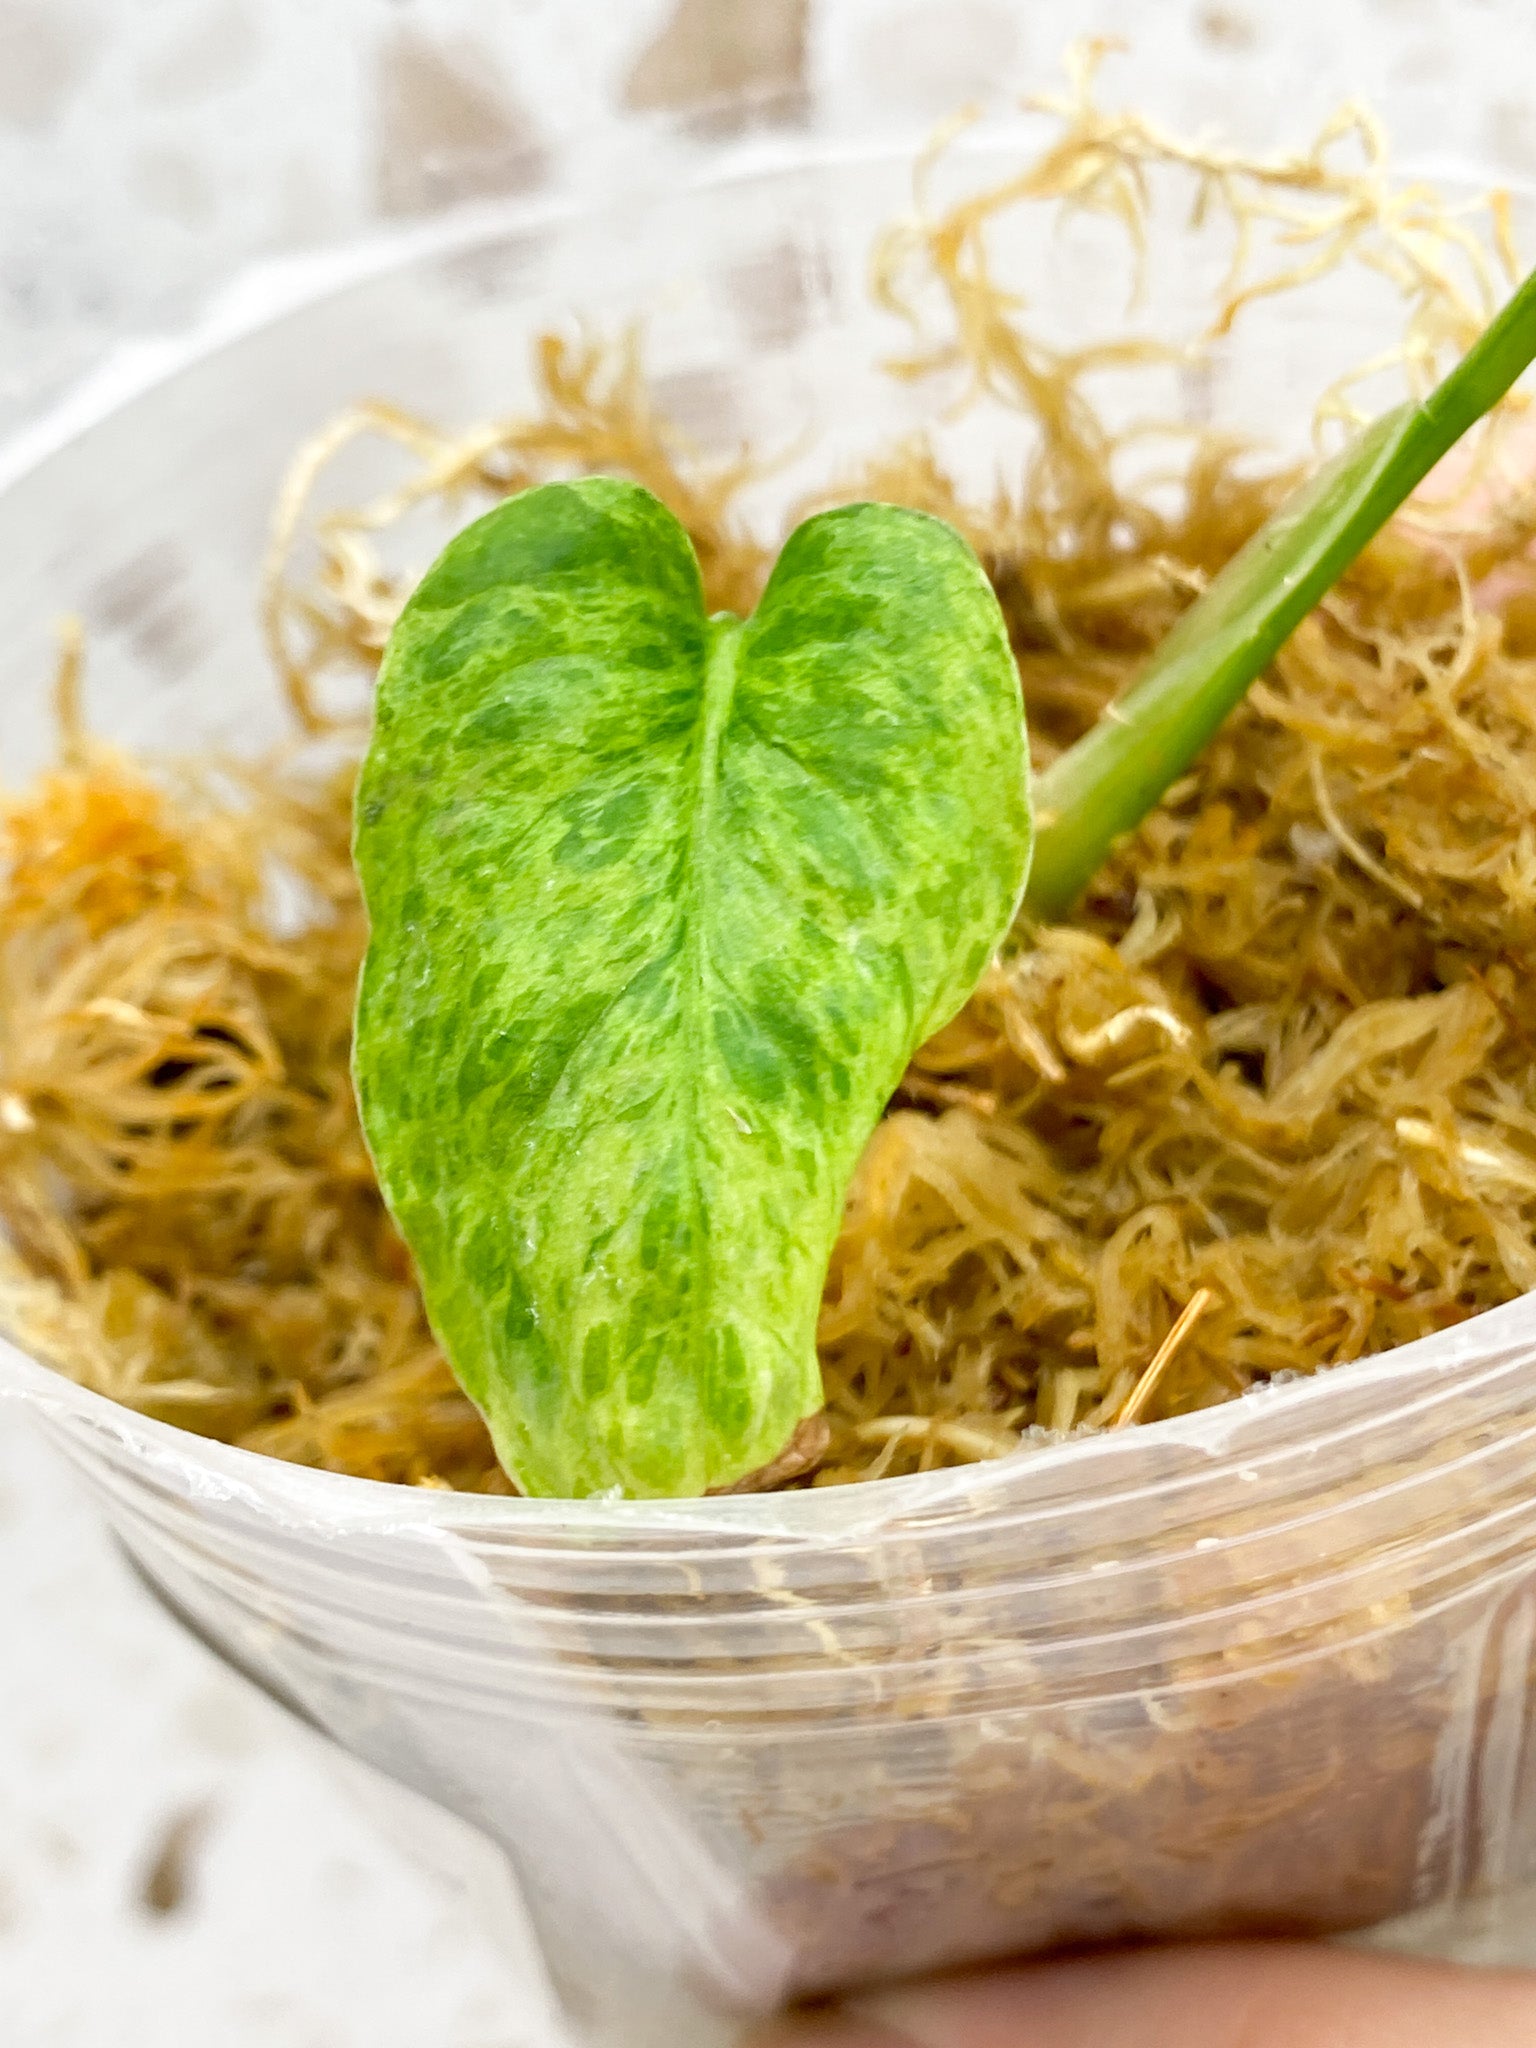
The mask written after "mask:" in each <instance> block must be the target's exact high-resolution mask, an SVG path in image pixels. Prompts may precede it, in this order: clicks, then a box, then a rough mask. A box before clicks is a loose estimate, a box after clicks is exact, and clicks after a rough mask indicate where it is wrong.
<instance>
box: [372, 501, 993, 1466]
mask: <svg viewBox="0 0 1536 2048" xmlns="http://www.w3.org/2000/svg"><path fill="white" fill-rule="evenodd" d="M1029 847H1030V819H1029V798H1028V783H1027V766H1026V754H1025V748H1024V730H1023V714H1022V709H1021V705H1020V700H1019V688H1018V681H1017V676H1016V673H1015V670H1014V665H1013V660H1012V657H1011V654H1010V652H1009V647H1008V641H1007V635H1006V632H1005V629H1004V625H1003V620H1002V617H1001V614H1000V612H999V610H998V606H997V603H996V600H995V598H994V597H993V594H992V591H991V589H990V587H989V585H988V583H987V581H986V579H985V577H984V576H983V574H982V571H981V569H980V567H979V565H978V564H977V562H976V560H975V558H974V556H973V555H972V554H971V553H970V551H969V549H968V548H967V547H966V545H965V543H964V542H963V541H962V540H961V539H960V537H959V536H958V535H957V534H956V533H954V532H953V531H952V530H951V529H950V528H949V527H947V526H945V525H944V524H942V523H941V522H940V521H938V520H935V519H930V518H927V517H925V516H924V515H922V514H919V513H914V512H906V511H900V510H898V509H896V508H894V507H891V506H885V505H853V506H848V507H845V508H843V509H841V510H837V511H833V512H827V513H823V514H821V515H820V516H818V517H816V518H814V519H811V520H809V521H807V522H806V524H805V525H803V526H801V527H800V528H799V529H798V530H797V531H796V532H795V534H794V535H793V536H792V537H791V539H790V541H789V543H788V545H787V546H786V547H785V549H784V552H783V554H782V556H781V557H780V560H779V562H778V565H777V567H776V568H775V570H774V573H773V576H772V578H771V580H770V582H769V584H768V588H767V590H766V592H765V593H764V596H763V600H762V602H761V604H760V605H759V606H758V608H757V610H756V612H755V613H754V614H753V616H752V617H751V619H750V620H747V621H746V622H745V623H743V622H742V621H741V620H738V619H735V618H732V617H730V616H729V615H726V614H721V615H718V616H717V617H715V618H706V616H705V613H704V609H703V598H702V592H701V587H700V580H699V569H698V564H697V562H696V560H695V558H694V554H693V550H692V548H691V546H690V544H689V541H688V538H687V535H686V534H685V533H684V531H683V529H682V528H681V527H680V526H679V525H678V523H677V521H676V520H675V519H674V518H673V517H672V515H671V513H669V512H668V511H667V510H666V509H665V508H664V507H663V506H662V505H661V504H660V503H659V502H658V501H657V500H656V499H655V498H653V497H651V496H650V494H649V493H648V492H646V491H643V490H641V489H640V488H638V487H637V486H635V485H633V484H628V483H622V482H617V481H614V480H611V479H607V478H588V479H584V480H582V481H579V482H575V483H562V484H547V485H544V486H542V487H540V488H539V489H536V490H531V491H528V492H525V493H524V494H522V495H521V496H519V497H516V498H511V499H509V500H507V501H506V502H505V503H504V504H502V505H500V506H498V507H497V509H496V510H495V511H493V512H491V513H488V514H487V515H486V516H485V517H484V518H483V519H480V520H478V521H477V522H476V523H475V524H474V525H473V526H471V527H469V528H468V529H467V530H466V531H465V532H464V533H462V534H460V535H459V536H458V538H457V539H456V540H454V541H453V542H452V543H451V544H450V546H449V547H448V548H447V549H446V551H445V552H444V554H443V555H442V556H441V557H440V559H439V560H438V562H437V563H436V565H435V566H434V568H433V569H432V570H431V571H430V572H429V574H428V575H427V577H426V579H425V580H424V582H423V583H422V584H421V586H420V588H419V589H418V590H417V591H416V593H415V595H414V596H413V597H412V599H411V601H410V602H409V604H408V605H407V606H406V608H405V611H404V613H403V615H402V616H401V619H400V622H399V624H398V625H397V627H396V628H395V632H394V635H393V637H392V639H391V641H390V646H389V651H388V654H387V656H386V659H385V662H384V667H383V671H382V673H381V676H380V681H379V694H378V709H377V724H376V729H375V734H374V739H373V744H372V748H371V751H370V753H369V757H368V761H367V764H366V768H365V771H364V775H363V779H362V784H361V789H360V792H359V799H358V827H357V858H358V866H359V870H360V873H361V876H362V880H363V886H364V891H365V894H366V898H367V904H368V911H369V917H370V920H371V927H372V937H371V943H370V946H369V951H368V959H367V964H366V967H365V970H364V975H363V985H362V994H361V1000H360V1006H359V1015H358V1036H357V1054H356V1068H357V1081H358V1089H359V1095H360V1099H361V1102H362V1108H363V1115H364V1120H365V1125H366V1129H367V1132H368V1137H369V1141H370V1144H371V1146H372V1149H373V1153H374V1158H375V1160H376V1162H377V1165H378V1169H379V1175H380V1180H381V1183H382V1186H383V1188H384V1192H385V1195H386V1197H387V1199H388V1201H389V1204H390V1206H391V1208H392V1210H393V1212H394V1214H395V1216H396V1218H397V1220H398V1222H399V1224H400V1227H401V1229H402V1230H403V1231H404V1234H405V1236H406V1239H407V1241H408V1242H409V1244H410V1246H411V1248H412V1250H413V1252H414V1254H415V1257H416V1260H417V1264H418V1267H419V1270H420V1274H421V1280H422V1286H423V1289H424V1292H425V1297H426V1302H427V1307H428V1312H429V1314H430V1315H431V1318H432V1321H433V1324H434V1327H435V1328H436V1330H437V1332H438V1335H439V1336H440V1338H441V1340H442V1342H443V1345H444V1347H445V1349H446V1351H447V1354H448V1357H449V1359H450V1361H451V1363H452V1365H453V1368H454V1370H455V1372H456V1373H457V1375H458V1377H459V1378H460V1380H461V1381H462V1383H463V1384H464V1386H465V1387H466V1389H467V1390H468V1391H469V1393H470V1394H471V1395H472V1396H473V1398H474V1399H475V1400H476V1402H478V1404H479V1405H480V1407H481V1408H482V1409H483V1410H484V1412H485V1414H486V1416H487V1418H488V1420H489V1422H490V1426H491V1429H492V1432H493V1434H494V1436H495V1440H496V1445H497V1450H498V1452H499V1454H500V1456H501V1458H502V1460H503V1462H504V1463H505V1465H506V1466H507V1469H508V1470H509V1471H510V1472H511V1473H512V1475H513V1476H514V1477H515V1478H516V1479H517V1481H518V1483H519V1484H520V1485H521V1486H522V1487H523V1488H524V1489H525V1490H527V1491H529V1492H532V1493H539V1494H554V1495H564V1496H576V1495H584V1494H590V1493H594V1492H599V1491H603V1490H606V1489H609V1488H613V1487H618V1488H620V1489H622V1490H623V1491H624V1492H625V1493H628V1494H636V1495H681V1494H697V1493H702V1492H704V1491H706V1490H707V1489H709V1488H711V1487H717V1486H724V1485H729V1484H731V1483H733V1482H735V1481H736V1480H739V1479H741V1478H742V1477H743V1476H744V1475H746V1474H748V1473H750V1472H752V1471H753V1470H755V1469H756V1468H759V1467H761V1466H763V1465H764V1464H766V1463H768V1462H770V1461H772V1460H773V1459H774V1458H775V1457H776V1456H777V1455H778V1454H780V1453H781V1452H782V1451H783V1450H784V1448H785V1445H786V1443H787V1442H788V1440H789V1439H790V1437H791V1435H792V1434H793V1432H794V1430H795V1428H796V1426H797V1425H798V1424H799V1423H800V1422H801V1421H802V1420H803V1419H804V1418H805V1417H806V1416H808V1415H810V1414H812V1413H814V1412H815V1411H817V1410H818V1409H819V1408H820V1407H821V1401H822V1396H821V1382H820V1374H819V1371H818V1368H817V1360H816V1350H815V1329H816V1316H817V1309H818V1306H819V1302H820V1297H821V1291H822V1287H823V1284H824V1281H825V1276H826V1268H827V1261H828V1258H829V1256H830V1252H831V1247H832V1243H833V1240H834V1238H835V1236H836V1233H837V1229H838V1225H839V1221H840V1218H841V1215H842V1207H843V1199H844V1194H845V1191H846V1188H847V1185H848V1182H849V1179H850V1177H851V1175H852V1172H853V1168H854V1166H855V1164H856V1162H857V1160H858V1156H859V1152H860V1150H861V1149H862V1147H863V1145H864V1143H865V1140H866V1139H867V1138H868V1137H869V1134H870V1132H871V1131H872V1130H873V1128H874V1126H875V1123H876V1121H877V1120H878V1118H879V1116H880V1114H881V1111H882V1109H883V1108H884V1106H885V1103H886V1101H887V1099H888V1098H889V1096H890V1094H891V1091H892V1090H893V1089H894V1087H895V1086H896V1084H897V1082H898V1080H899V1079H900V1076H901V1073H902V1070H903V1068H904V1066H905V1064H906V1062H907V1059H908V1057H909V1056H910V1054H911V1053H912V1051H913V1050H914V1048H915V1047H916V1046H917V1045H918V1044H919V1043H920V1042H921V1041H922V1040H923V1039H924V1038H925V1037H927V1036H928V1035H929V1034H930V1033H931V1032H932V1031H934V1030H935V1029H936V1028H937V1027H938V1026H939V1025H941V1024H942V1023H944V1022H945V1021H946V1019H947V1018H949V1017H950V1016H951V1015H953V1013H954V1012H955V1010H956V1009H958V1007H959V1006H960V1004H961V1003H962V1002H963V1001H964V999H965V997H966V995H967V994H968V993H969V992H970V990H971V988H972V987H973V986H974V984H975V982H976V980H977V977H978V976H979V974H980V973H981V970H982V968H983V966H984V965H985V963H986V961H987V959H988V957H989V955H990V954H991V952H992V949H993V948H994V946H995V945H996V944H997V942H998V940H999V939H1000V938H1001V937H1002V935H1003V934H1004V933H1005V932H1006V930H1007V928H1008V925H1009V922H1010V920H1011V918H1012V916H1013V913H1014V910H1015V908H1016V906H1017V903H1018V900H1019V896H1020V893H1021V890H1022V888H1023V884H1024V879H1025V874H1026V870H1027V867H1028V858H1029Z"/></svg>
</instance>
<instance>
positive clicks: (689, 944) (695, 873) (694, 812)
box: [681, 612, 745, 1333]
mask: <svg viewBox="0 0 1536 2048" xmlns="http://www.w3.org/2000/svg"><path fill="white" fill-rule="evenodd" d="M744 630H745V624H744V621H743V620H741V619H738V618H737V617H735V616H734V614H733V613H730V612H717V613H715V615H714V616H713V617H712V618H711V619H710V620H709V622H708V634H709V638H708V642H707V650H708V651H707V653H706V656H705V663H704V688H703V692H702V696H701V701H700V706H699V712H700V721H699V740H698V753H697V757H696V763H695V769H694V782H693V792H692V799H691V802H690V806H689V809H690V817H689V823H688V839H687V847H686V851H685V854H684V908H683V915H684V917H685V919H686V925H685V929H684V933H683V987H682V1001H681V1009H682V1018H683V1044H684V1057H685V1058H686V1060H687V1063H688V1072H687V1078H686V1080H685V1083H684V1086H685V1088H686V1092H687V1096H688V1114H687V1116H686V1118H685V1119H684V1125H683V1129H684V1141H683V1142H684V1156H685V1164H686V1170H687V1174H688V1188H689V1198H690V1200H691V1202H692V1205H693V1208H694V1223H695V1227H696V1228H697V1229H698V1230H699V1231H701V1232H704V1231H707V1230H708V1227H709V1219H708V1217H707V1216H706V1215H704V1213H703V1209H704V1198H703V1187H704V1176H703V1172H702V1166H703V1161H702V1160H701V1158H700V1156H699V1147H700V1140H701V1137H702V1135H703V1133H702V1130H701V1118H700V1111H701V1104H700V1087H701V1083H702V1079H703V1075H704V1073H705V1071H706V1065H707V1046H708V1040H709V1030H710V1017H709V993H708V983H709V976H710V958H709V938H708V921H707V914H706V912H707V902H706V899H707V894H708V890H709V885H710V883H711V881H712V879H713V876H714V872H715V866H714V859H713V855H714V847H713V844H712V839H713V827H714V821H715V809H716V804H715V799H716V794H717V792H718V789H719V784H720V753H721V747H722V743H723V741H724V737H725V728H726V725H727V724H728V722H729V720H730V715H731V706H732V703H733V701H734V699H735V695H736V679H737V676H738V674H739V672H740V667H741V646H742V635H743V632H744ZM701 1270H702V1271H703V1272H704V1273H705V1274H706V1275H707V1272H708V1261H707V1260H706V1261H704V1262H703V1265H702V1268H701ZM693 1303H694V1320H695V1327H696V1330H697V1331H699V1332H700V1333H702V1332H703V1331H705V1330H707V1329H708V1328H709V1327H710V1326H711V1325H712V1323H713V1321H714V1313H713V1303H712V1301H709V1300H707V1299H704V1298H702V1297H701V1296H699V1295H694V1296H693Z"/></svg>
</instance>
